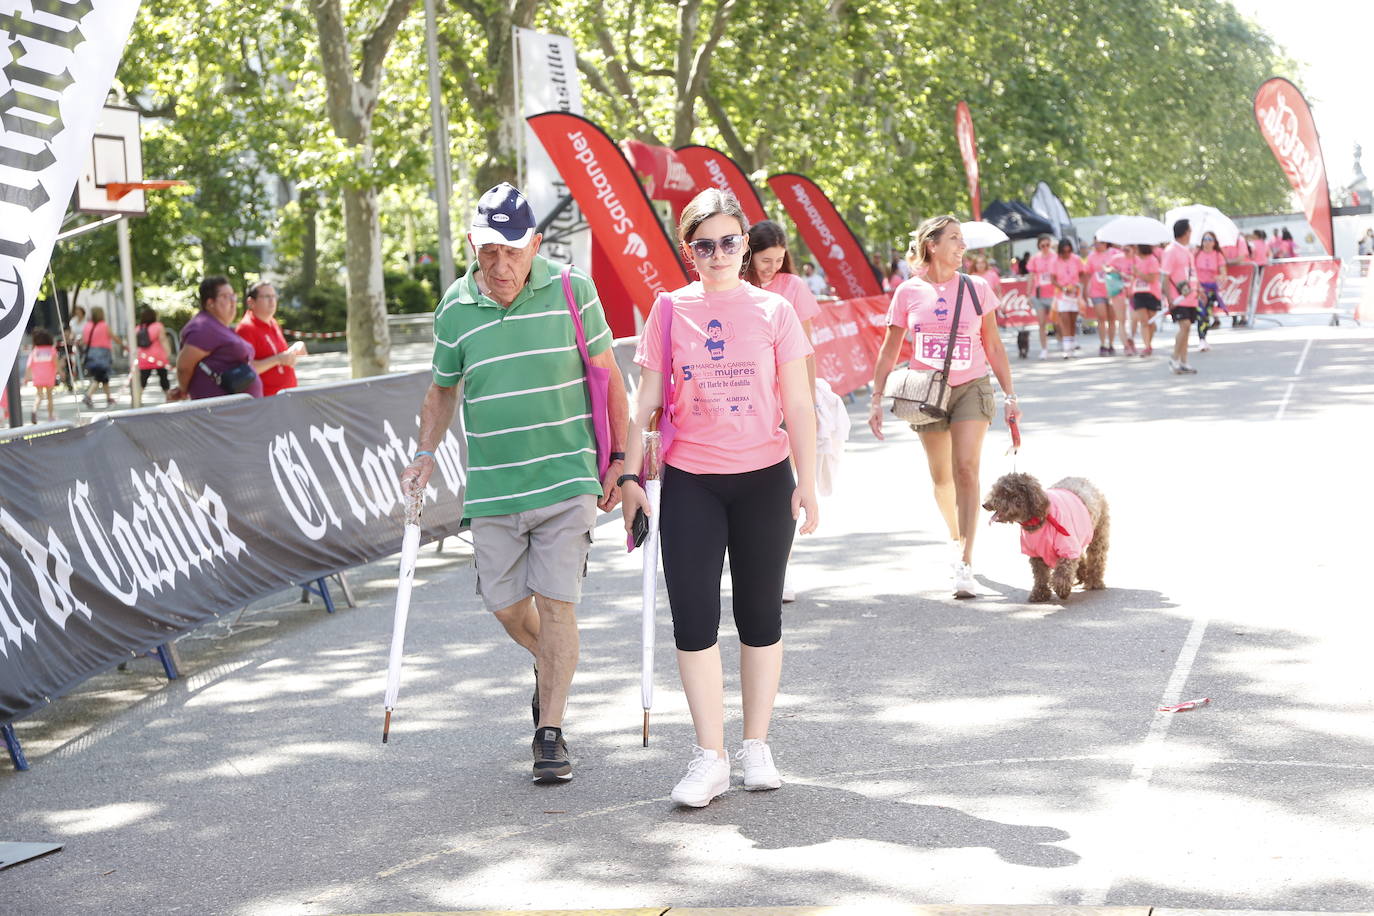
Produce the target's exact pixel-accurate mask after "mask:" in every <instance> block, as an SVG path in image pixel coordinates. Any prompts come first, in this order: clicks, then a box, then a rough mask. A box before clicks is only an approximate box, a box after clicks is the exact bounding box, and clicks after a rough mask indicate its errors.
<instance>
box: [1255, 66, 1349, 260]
mask: <svg viewBox="0 0 1374 916" xmlns="http://www.w3.org/2000/svg"><path fill="white" fill-rule="evenodd" d="M1255 120H1256V121H1258V122H1259V129H1260V133H1261V134H1263V135H1264V139H1265V140H1266V141H1268V143H1269V148H1270V149H1271V150H1273V151H1274V157H1275V158H1277V159H1278V160H1279V165H1281V166H1283V172H1284V174H1285V175H1287V176H1288V181H1289V183H1290V184H1292V185H1293V190H1295V191H1297V192H1298V197H1299V198H1301V200H1302V208H1303V211H1304V212H1305V213H1306V214H1307V221H1308V222H1309V223H1311V224H1312V231H1313V232H1315V233H1316V235H1317V241H1319V242H1321V243H1322V246H1323V247H1324V248H1325V249H1326V253H1327V254H1329V255H1334V254H1335V253H1336V242H1335V231H1334V229H1333V227H1332V224H1331V194H1330V192H1329V191H1328V190H1327V186H1326V163H1325V160H1323V158H1322V148H1321V143H1320V142H1319V141H1318V138H1317V125H1316V123H1315V122H1314V121H1313V120H1312V109H1311V108H1309V107H1308V105H1307V99H1305V98H1303V95H1302V93H1301V92H1299V91H1298V87H1296V86H1294V85H1293V84H1292V83H1290V82H1289V81H1288V80H1286V79H1284V78H1283V77H1281V76H1276V77H1274V78H1273V79H1271V80H1268V81H1267V82H1266V83H1265V84H1264V85H1263V86H1260V87H1259V91H1258V92H1256V93H1255Z"/></svg>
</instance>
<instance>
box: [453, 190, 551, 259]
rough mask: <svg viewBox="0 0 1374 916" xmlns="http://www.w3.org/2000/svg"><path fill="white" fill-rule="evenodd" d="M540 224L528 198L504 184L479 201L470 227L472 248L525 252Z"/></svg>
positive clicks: (484, 195)
mask: <svg viewBox="0 0 1374 916" xmlns="http://www.w3.org/2000/svg"><path fill="white" fill-rule="evenodd" d="M536 225H537V223H536V222H535V219H534V211H533V210H531V209H530V205H529V202H528V201H526V200H525V195H523V194H521V193H520V192H519V191H518V190H517V189H516V188H515V186H514V185H512V184H510V183H509V182H505V181H503V182H501V183H500V184H498V185H497V186H496V187H494V188H492V189H491V190H490V191H488V192H487V193H485V194H483V195H482V199H481V200H479V201H477V213H476V215H474V216H473V218H472V225H471V226H469V227H468V234H469V235H470V236H471V237H472V244H473V245H475V246H476V247H478V248H481V247H482V246H483V245H509V246H510V247H511V248H524V247H525V246H526V245H528V244H529V243H530V239H532V238H534V229H535V226H536Z"/></svg>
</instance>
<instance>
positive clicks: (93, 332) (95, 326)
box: [81, 321, 111, 350]
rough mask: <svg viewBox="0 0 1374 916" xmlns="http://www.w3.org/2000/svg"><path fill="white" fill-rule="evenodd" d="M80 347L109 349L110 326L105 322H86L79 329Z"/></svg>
mask: <svg viewBox="0 0 1374 916" xmlns="http://www.w3.org/2000/svg"><path fill="white" fill-rule="evenodd" d="M81 345H82V346H83V347H104V348H106V349H107V350H108V349H109V348H110V347H111V343H110V326H109V325H108V324H106V323H105V322H103V321H101V322H98V323H97V322H94V321H88V322H86V326H85V327H84V328H82V329H81Z"/></svg>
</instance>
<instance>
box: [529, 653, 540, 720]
mask: <svg viewBox="0 0 1374 916" xmlns="http://www.w3.org/2000/svg"><path fill="white" fill-rule="evenodd" d="M530 715H532V716H534V727H535V728H538V727H539V666H538V665H535V666H534V696H533V697H531V698H530Z"/></svg>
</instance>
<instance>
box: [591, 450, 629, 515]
mask: <svg viewBox="0 0 1374 916" xmlns="http://www.w3.org/2000/svg"><path fill="white" fill-rule="evenodd" d="M624 472H625V462H623V461H621V460H620V459H616V460H615V461H612V462H611V463H610V465H609V466H608V467H607V468H606V476H605V478H604V479H603V480H602V481H601V498H600V499H598V500H597V501H596V507H597V508H598V509H600V510H601V511H602V512H610V511H611V510H612V509H614V508H615V507H616V506H618V505H620V487H618V486H616V485H615V482H616V480H617V479H619V477H620V475H621V474H623V473H624Z"/></svg>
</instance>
